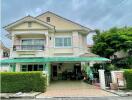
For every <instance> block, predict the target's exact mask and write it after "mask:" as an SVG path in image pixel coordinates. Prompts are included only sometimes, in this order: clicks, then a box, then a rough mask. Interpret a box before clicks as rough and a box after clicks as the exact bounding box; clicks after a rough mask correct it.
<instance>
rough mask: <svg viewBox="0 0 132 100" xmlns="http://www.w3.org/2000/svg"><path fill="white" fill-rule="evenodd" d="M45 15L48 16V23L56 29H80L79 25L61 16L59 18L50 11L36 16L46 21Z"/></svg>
mask: <svg viewBox="0 0 132 100" xmlns="http://www.w3.org/2000/svg"><path fill="white" fill-rule="evenodd" d="M47 17H50V22H48V23H49V24H51V25H54V26H55V27H56V29H57V30H75V29H81V27H80V26H79V25H76V24H73V23H72V22H70V21H67V20H64V19H63V18H60V17H58V16H56V15H53V14H51V13H46V14H44V15H42V16H38V17H37V18H38V19H40V20H42V21H45V22H46V18H47Z"/></svg>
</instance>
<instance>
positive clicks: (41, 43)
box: [33, 39, 44, 45]
mask: <svg viewBox="0 0 132 100" xmlns="http://www.w3.org/2000/svg"><path fill="white" fill-rule="evenodd" d="M33 44H34V45H44V40H43V39H34V40H33Z"/></svg>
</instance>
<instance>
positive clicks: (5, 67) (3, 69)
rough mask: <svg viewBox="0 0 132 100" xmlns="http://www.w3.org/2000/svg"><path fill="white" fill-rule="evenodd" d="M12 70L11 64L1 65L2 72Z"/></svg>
mask: <svg viewBox="0 0 132 100" xmlns="http://www.w3.org/2000/svg"><path fill="white" fill-rule="evenodd" d="M9 71H10V65H9V64H1V65H0V72H9Z"/></svg>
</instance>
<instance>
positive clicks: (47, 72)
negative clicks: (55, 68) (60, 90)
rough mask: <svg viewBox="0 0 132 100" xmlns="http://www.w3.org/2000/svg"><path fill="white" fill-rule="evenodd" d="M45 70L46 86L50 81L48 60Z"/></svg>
mask: <svg viewBox="0 0 132 100" xmlns="http://www.w3.org/2000/svg"><path fill="white" fill-rule="evenodd" d="M45 72H46V76H47V86H48V85H49V83H50V76H51V68H50V63H49V62H47V63H46V66H45Z"/></svg>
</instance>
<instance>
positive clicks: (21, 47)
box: [13, 45, 45, 51]
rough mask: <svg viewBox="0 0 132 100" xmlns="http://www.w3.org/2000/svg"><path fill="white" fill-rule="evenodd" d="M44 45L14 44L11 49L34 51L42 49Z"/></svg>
mask: <svg viewBox="0 0 132 100" xmlns="http://www.w3.org/2000/svg"><path fill="white" fill-rule="evenodd" d="M44 49H45V47H44V45H14V46H13V51H36V50H41V51H42V50H44Z"/></svg>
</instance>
